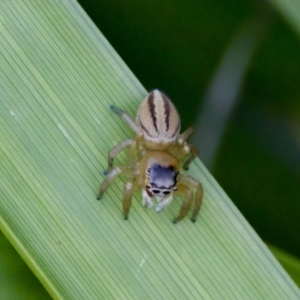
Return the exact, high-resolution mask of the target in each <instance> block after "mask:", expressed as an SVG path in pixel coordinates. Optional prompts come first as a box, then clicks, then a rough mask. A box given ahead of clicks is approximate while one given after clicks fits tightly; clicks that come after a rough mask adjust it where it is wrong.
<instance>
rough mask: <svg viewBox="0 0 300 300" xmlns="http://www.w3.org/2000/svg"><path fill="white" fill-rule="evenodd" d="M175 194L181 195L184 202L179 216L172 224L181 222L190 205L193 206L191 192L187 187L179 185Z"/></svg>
mask: <svg viewBox="0 0 300 300" xmlns="http://www.w3.org/2000/svg"><path fill="white" fill-rule="evenodd" d="M176 193H177V194H179V195H182V196H184V197H185V200H184V202H183V203H182V206H181V208H180V211H179V215H178V216H177V217H176V218H175V219H174V220H173V223H174V224H176V223H177V222H179V221H180V220H182V219H183V218H184V217H185V216H186V215H187V213H188V212H189V210H190V208H191V206H192V204H193V192H192V190H191V189H190V188H189V186H187V185H185V184H179V185H178V190H177V191H176Z"/></svg>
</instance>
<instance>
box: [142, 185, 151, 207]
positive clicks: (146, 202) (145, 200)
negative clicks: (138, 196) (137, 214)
mask: <svg viewBox="0 0 300 300" xmlns="http://www.w3.org/2000/svg"><path fill="white" fill-rule="evenodd" d="M142 205H143V206H144V207H146V208H150V207H152V206H153V201H152V199H151V197H150V196H149V195H148V193H147V192H146V190H145V189H142Z"/></svg>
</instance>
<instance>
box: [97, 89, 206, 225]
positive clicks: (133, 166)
mask: <svg viewBox="0 0 300 300" xmlns="http://www.w3.org/2000/svg"><path fill="white" fill-rule="evenodd" d="M111 109H112V111H113V112H115V113H116V114H117V115H119V116H120V117H121V118H123V119H124V120H125V122H127V124H128V125H129V126H130V127H131V128H132V129H133V130H134V131H135V133H136V136H135V138H133V139H127V140H124V141H122V142H121V143H119V144H118V145H117V146H115V147H114V148H112V149H111V150H110V151H109V153H108V168H107V170H106V172H105V174H106V177H105V179H104V181H103V182H102V184H101V186H100V189H99V194H98V197H97V199H98V200H100V199H101V198H102V196H103V194H104V192H105V191H106V189H107V188H108V186H109V185H110V184H111V183H112V181H113V180H114V179H115V178H116V177H117V176H118V175H123V176H124V177H125V178H126V180H127V182H126V184H125V188H124V192H123V213H124V218H125V220H127V219H128V214H129V209H130V206H131V198H132V194H133V191H134V190H136V189H141V190H142V204H143V206H145V207H151V206H152V205H153V202H152V198H153V197H155V198H156V201H157V205H156V207H155V210H156V211H157V212H160V211H161V210H162V209H164V208H165V207H167V206H168V205H169V204H170V203H171V201H172V198H173V194H174V193H175V194H176V195H179V196H181V197H183V198H184V202H183V204H182V206H181V209H180V212H179V215H178V216H177V217H176V218H175V219H174V220H173V222H174V223H177V222H178V221H180V220H181V219H183V218H184V217H185V216H186V214H187V213H188V211H189V209H190V208H191V206H192V204H193V202H194V211H193V214H192V218H191V220H192V221H193V222H195V221H196V217H197V215H198V213H199V210H200V206H201V203H202V197H203V189H202V185H201V184H200V182H198V181H197V180H195V179H194V178H192V177H191V176H188V175H184V174H180V173H179V168H180V164H181V163H183V166H182V167H183V169H184V170H187V169H188V166H189V164H190V163H191V162H192V160H193V159H194V158H195V157H196V156H197V155H198V150H197V148H196V147H195V146H194V145H192V144H188V143H187V142H186V139H187V138H188V137H189V136H190V134H191V133H192V132H193V129H192V128H191V127H190V128H188V129H187V130H186V131H184V132H183V133H181V134H179V131H180V117H179V115H178V112H177V110H176V108H175V106H174V105H173V103H172V102H171V101H170V100H169V99H168V98H167V96H166V95H164V94H163V93H162V92H160V91H159V90H154V91H152V92H151V93H149V94H148V95H147V97H146V98H145V99H144V101H143V102H142V103H141V105H140V107H139V109H138V112H137V115H136V121H134V120H133V119H132V118H131V117H130V116H129V114H127V113H126V112H124V111H122V110H120V109H118V108H116V107H114V106H111ZM125 147H128V148H129V151H128V165H127V166H118V167H114V168H112V166H113V159H114V157H115V156H116V155H117V154H118V153H119V152H120V151H121V150H123V149H124V148H125ZM194 194H195V196H194ZM193 198H194V201H193Z"/></svg>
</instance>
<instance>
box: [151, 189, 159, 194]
mask: <svg viewBox="0 0 300 300" xmlns="http://www.w3.org/2000/svg"><path fill="white" fill-rule="evenodd" d="M151 192H152V193H153V194H159V193H160V190H152V191H151Z"/></svg>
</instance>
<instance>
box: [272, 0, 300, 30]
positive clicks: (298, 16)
mask: <svg viewBox="0 0 300 300" xmlns="http://www.w3.org/2000/svg"><path fill="white" fill-rule="evenodd" d="M270 3H271V4H273V5H274V7H275V8H276V9H277V10H278V11H279V12H280V13H281V14H282V15H283V16H284V17H285V18H286V20H287V21H288V22H289V23H290V25H291V26H292V27H293V28H294V29H295V30H296V32H297V33H298V34H300V2H299V1H298V0H271V1H270Z"/></svg>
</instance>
